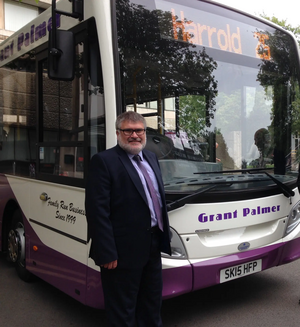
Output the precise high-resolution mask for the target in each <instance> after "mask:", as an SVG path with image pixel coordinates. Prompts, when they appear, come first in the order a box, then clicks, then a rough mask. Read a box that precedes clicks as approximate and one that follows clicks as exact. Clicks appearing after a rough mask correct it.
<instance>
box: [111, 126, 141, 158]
mask: <svg viewBox="0 0 300 327" xmlns="http://www.w3.org/2000/svg"><path fill="white" fill-rule="evenodd" d="M144 128H145V127H144V124H143V123H142V122H131V121H128V120H127V121H126V120H125V121H123V122H122V124H121V128H120V129H144ZM117 139H118V144H119V145H120V147H121V148H122V149H123V150H125V151H126V152H128V153H130V154H133V155H136V154H138V153H139V152H140V151H142V150H143V149H144V147H145V145H146V132H145V133H144V134H143V135H140V136H138V135H137V134H136V133H133V134H132V135H130V136H126V135H125V134H124V132H122V131H119V130H118V131H117Z"/></svg>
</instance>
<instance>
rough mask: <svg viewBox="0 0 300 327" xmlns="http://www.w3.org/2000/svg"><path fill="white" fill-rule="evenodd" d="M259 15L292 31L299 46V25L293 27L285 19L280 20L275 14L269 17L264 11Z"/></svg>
mask: <svg viewBox="0 0 300 327" xmlns="http://www.w3.org/2000/svg"><path fill="white" fill-rule="evenodd" d="M260 17H262V18H264V19H267V20H269V21H270V22H272V23H274V24H277V25H279V26H281V27H283V28H284V29H285V30H287V31H290V32H292V33H293V34H294V35H295V37H296V39H297V41H298V44H299V46H300V25H298V26H296V27H293V26H292V25H291V24H288V22H287V19H282V20H280V19H278V18H277V17H275V16H272V17H270V16H268V15H266V14H265V13H263V14H261V15H260Z"/></svg>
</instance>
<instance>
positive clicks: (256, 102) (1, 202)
mask: <svg viewBox="0 0 300 327" xmlns="http://www.w3.org/2000/svg"><path fill="white" fill-rule="evenodd" d="M299 67H300V65H299V52H298V44H297V41H296V39H295V37H294V36H293V35H292V34H290V33H289V32H287V31H286V30H284V29H283V28H281V27H279V26H276V25H274V24H272V23H271V22H269V21H266V20H263V19H262V18H256V17H254V16H251V15H249V14H246V13H242V12H240V11H238V10H235V9H232V8H229V7H226V6H224V5H221V4H218V3H216V2H214V1H208V0H201V1H198V0H185V1H184V2H182V1H181V0H101V1H99V0H88V1H84V0H77V1H69V0H60V1H58V2H57V3H56V2H55V0H54V1H53V2H52V7H50V8H49V9H47V10H46V11H44V12H43V13H42V14H41V15H40V16H38V17H37V18H36V19H34V20H33V21H32V22H30V23H29V24H27V25H25V26H24V27H23V28H22V29H20V30H19V31H17V32H16V33H14V34H13V35H12V36H11V37H9V38H8V39H7V40H5V41H4V42H3V43H1V44H0V130H1V134H0V135H1V136H0V137H1V138H0V172H1V173H0V181H1V184H0V186H1V188H0V250H1V251H2V252H3V253H4V254H5V255H7V258H8V259H9V260H11V261H12V262H13V263H14V264H15V267H16V271H17V273H18V275H19V276H20V278H21V279H23V280H25V281H28V280H30V279H31V278H32V277H34V276H38V277H39V278H41V279H43V280H45V281H46V282H48V283H50V284H52V285H54V286H55V287H56V288H58V289H60V290H61V291H63V292H65V293H66V294H68V295H70V296H71V297H73V298H75V299H77V300H78V301H80V302H81V303H83V304H85V305H88V306H91V307H94V308H100V309H101V308H103V307H104V304H103V295H102V288H101V279H100V274H101V271H100V267H98V266H96V265H95V263H94V261H93V260H92V259H91V258H90V257H89V250H90V244H91V241H90V239H89V235H88V233H87V222H86V217H85V207H84V198H85V181H86V177H87V175H88V169H89V168H88V167H89V161H90V159H91V157H92V156H93V155H94V154H95V153H97V152H99V151H104V150H105V149H108V148H110V147H112V146H114V145H115V144H116V132H115V126H114V124H115V119H116V117H117V115H118V114H120V113H122V112H124V111H128V110H133V111H136V112H139V113H140V114H142V115H143V116H144V117H145V118H146V121H147V148H148V149H149V150H151V151H153V152H154V153H156V155H157V157H158V158H159V162H160V166H161V171H162V175H163V180H164V187H165V192H166V199H167V205H168V211H169V219H170V226H171V233H172V241H171V247H172V254H171V255H167V254H165V253H162V263H163V281H164V285H163V298H164V299H168V298H172V297H175V296H179V295H181V294H184V293H189V292H192V291H195V290H199V289H203V288H206V287H209V286H213V285H216V284H219V283H224V282H229V281H232V280H234V279H237V278H241V277H244V276H249V275H250V274H254V273H258V272H261V271H264V270H266V269H269V268H272V267H276V266H279V265H283V264H287V263H290V262H292V261H294V260H297V259H299V257H300V225H299V221H300V202H299V201H300V197H299V189H298V186H299V181H298V170H299V157H300V150H299V138H300V134H299V132H298V131H299V130H300V89H299V80H300V72H299Z"/></svg>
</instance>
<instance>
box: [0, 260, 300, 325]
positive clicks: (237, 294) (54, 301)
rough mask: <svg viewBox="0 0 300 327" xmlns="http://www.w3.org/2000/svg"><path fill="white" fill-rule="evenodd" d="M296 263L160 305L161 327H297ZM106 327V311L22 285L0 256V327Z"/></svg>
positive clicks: (39, 284)
mask: <svg viewBox="0 0 300 327" xmlns="http://www.w3.org/2000/svg"><path fill="white" fill-rule="evenodd" d="M299 299H300V261H297V262H294V263H292V264H289V265H286V266H282V267H277V268H274V269H272V270H269V271H264V272H262V273H258V274H256V275H252V276H248V277H244V278H242V279H238V280H235V281H233V282H229V283H225V284H221V285H217V286H215V287H211V288H208V289H205V290H201V291H197V292H194V293H191V294H186V295H183V296H180V297H178V298H174V299H170V300H167V301H164V302H163V309H162V316H163V321H164V327H192V326H193V327H196V326H197V327H199V326H205V327H216V326H222V327H253V326H255V327H277V326H278V327H282V326H284V327H294V326H295V327H298V326H299V324H300V305H299V304H298V301H299ZM20 326H21V327H68V326H72V327H96V326H97V327H102V326H103V327H104V326H106V325H105V312H104V311H101V310H95V309H91V308H88V307H85V306H83V305H82V304H80V303H78V302H77V301H75V300H73V299H72V298H70V297H68V296H67V295H65V294H63V293H62V292H60V291H59V290H57V289H55V288H54V287H52V286H50V285H48V284H47V283H45V282H43V281H40V280H37V281H35V282H33V283H29V284H28V283H24V282H22V281H21V280H19V279H18V277H17V275H16V273H15V271H14V267H13V266H12V265H11V264H9V263H8V262H7V261H6V260H5V258H4V257H3V255H0V327H20Z"/></svg>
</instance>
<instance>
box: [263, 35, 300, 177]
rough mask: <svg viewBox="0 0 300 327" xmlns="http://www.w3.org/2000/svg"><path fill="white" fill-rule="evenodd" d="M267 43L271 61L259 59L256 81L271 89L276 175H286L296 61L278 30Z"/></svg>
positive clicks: (289, 38)
mask: <svg viewBox="0 0 300 327" xmlns="http://www.w3.org/2000/svg"><path fill="white" fill-rule="evenodd" d="M262 33H263V34H266V35H268V36H269V40H268V42H267V44H268V46H269V47H270V54H271V60H262V63H261V64H260V71H259V74H258V80H259V81H260V83H261V85H262V86H263V87H265V88H267V87H268V86H272V87H273V106H272V124H271V127H272V128H271V130H273V135H271V137H272V138H273V143H274V166H275V170H274V172H275V173H278V174H285V170H286V168H285V167H286V156H287V155H288V153H289V152H290V148H291V144H290V141H291V137H290V133H291V115H292V106H291V103H292V101H293V99H294V97H295V91H294V86H295V85H294V84H295V83H294V82H295V76H297V74H298V72H297V69H298V68H297V65H298V59H297V58H296V55H297V53H296V51H293V45H292V44H291V41H292V38H291V37H290V36H289V35H286V34H284V33H282V32H281V31H275V33H274V34H273V35H272V34H270V33H268V32H266V31H264V32H262Z"/></svg>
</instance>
